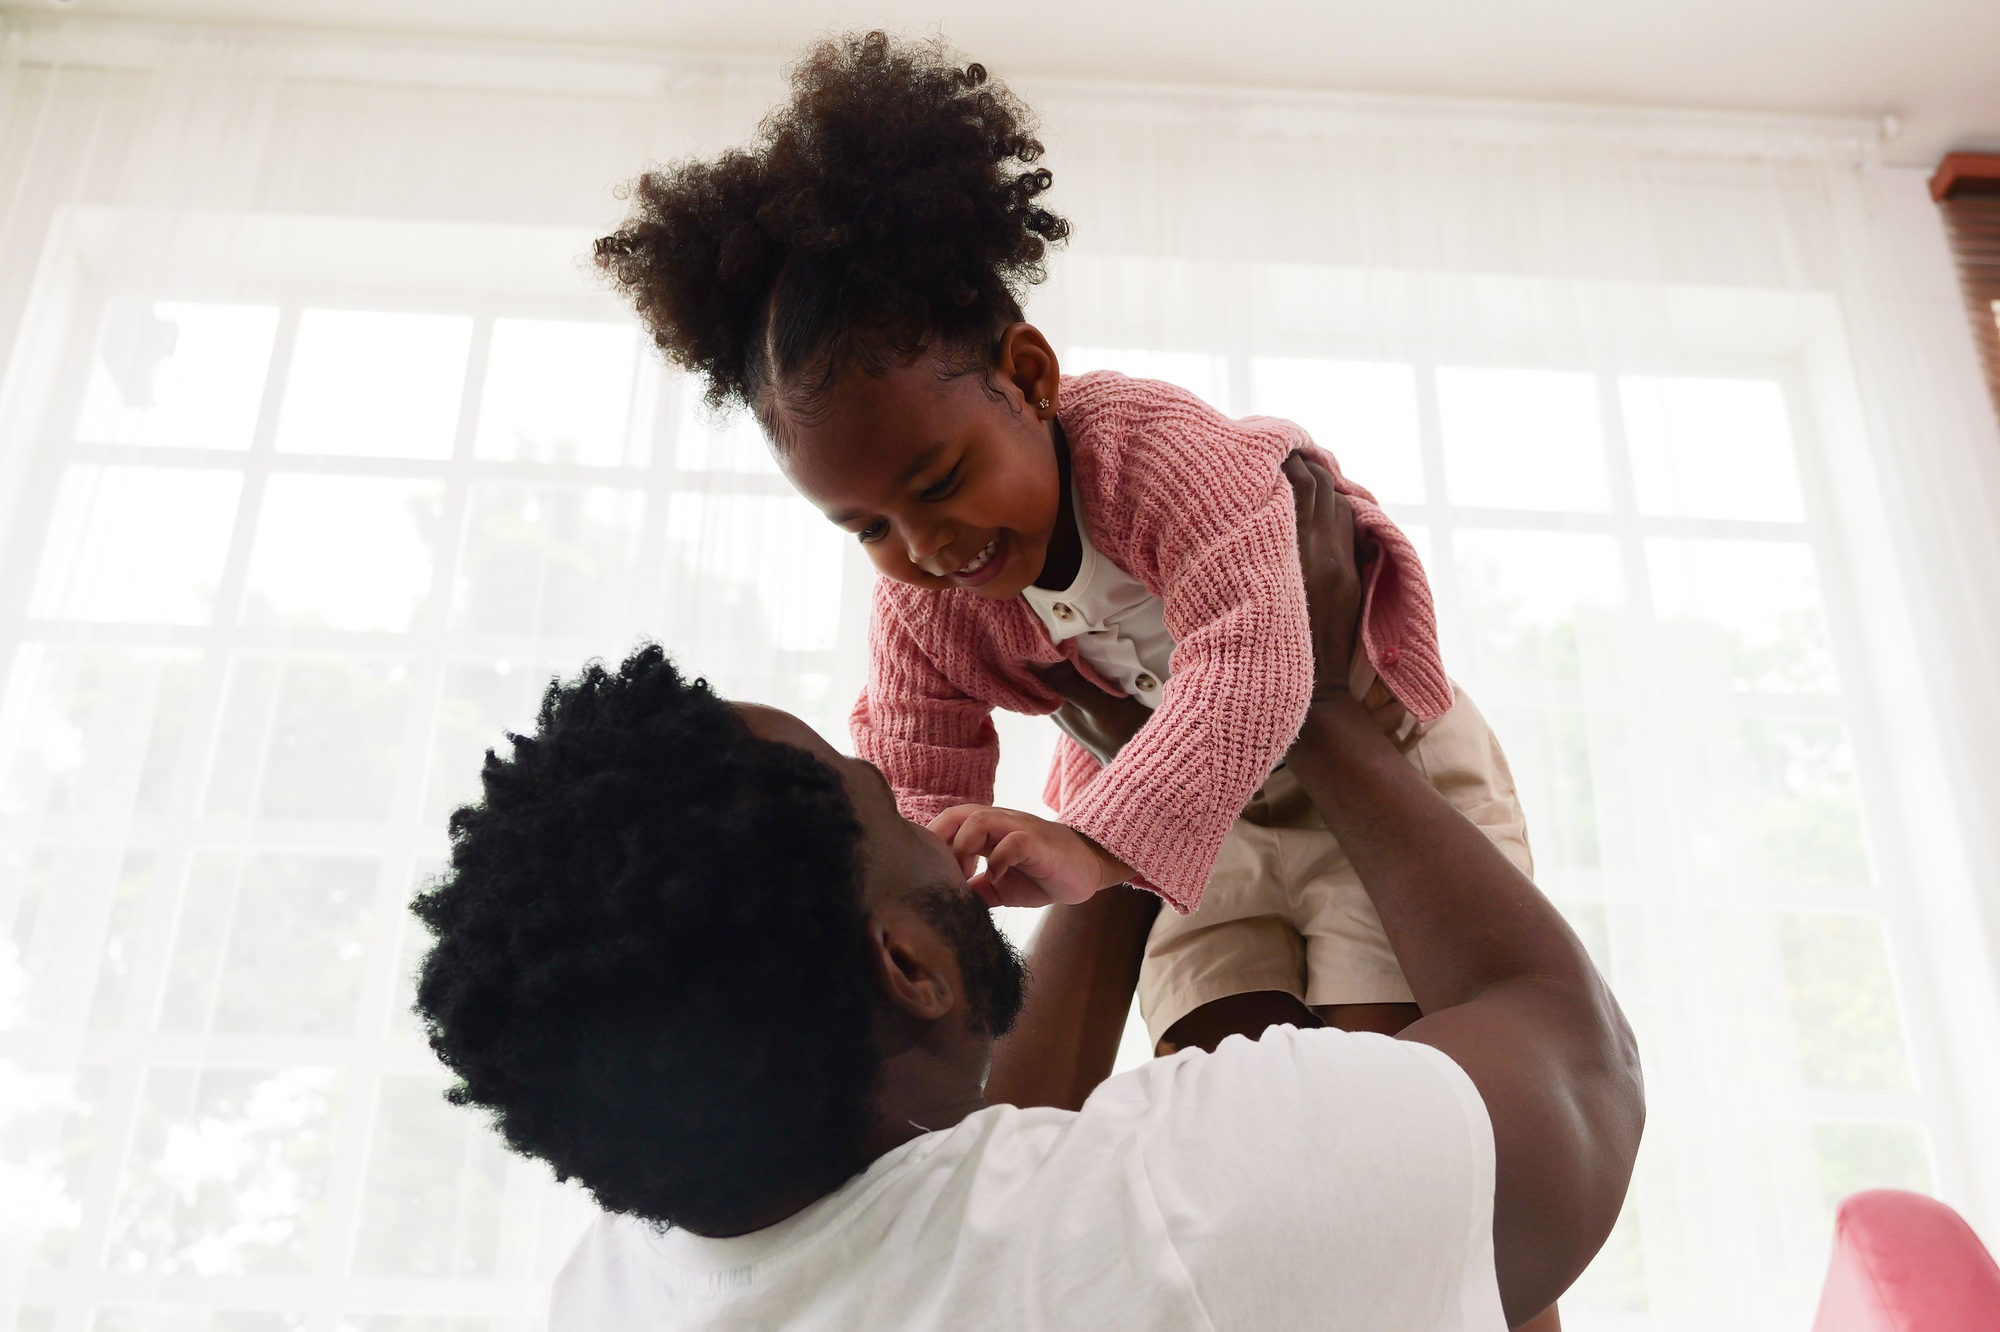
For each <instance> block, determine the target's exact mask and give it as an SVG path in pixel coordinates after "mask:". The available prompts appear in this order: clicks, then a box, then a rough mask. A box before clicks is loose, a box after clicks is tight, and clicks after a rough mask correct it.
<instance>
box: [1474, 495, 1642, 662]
mask: <svg viewBox="0 0 2000 1332" xmlns="http://www.w3.org/2000/svg"><path fill="white" fill-rule="evenodd" d="M1452 541H1453V547H1454V550H1455V552H1456V555H1457V562H1458V574H1459V582H1460V585H1461V587H1462V589H1463V595H1464V598H1465V602H1466V607H1467V609H1468V611H1469V612H1470V618H1471V620H1472V622H1473V625H1474V634H1475V648H1476V652H1477V658H1478V664H1479V669H1480V672H1481V676H1482V678H1492V677H1495V676H1497V677H1500V678H1501V679H1506V680H1513V681H1518V682H1520V683H1522V684H1524V685H1529V684H1532V685H1537V686H1540V685H1546V684H1550V683H1557V682H1564V681H1580V680H1583V679H1585V678H1586V677H1588V676H1591V675H1594V674H1600V673H1602V672H1603V671H1605V670H1608V669H1612V668H1613V667H1614V666H1615V661H1616V655H1617V654H1618V652H1619V649H1620V646H1621V641H1622V635H1623V628H1624V626H1623V620H1624V614H1623V606H1624V600H1625V598H1624V587H1623V583H1622V581H1621V578H1620V574H1619V563H1620V562H1619V558H1618V544H1617V542H1616V541H1614V540H1613V539H1612V538H1610V537H1608V536H1591V535H1587V534H1579V533H1570V532H1499V531H1491V530H1482V529H1466V530H1462V531H1460V532H1459V533H1457V535H1455V536H1454V537H1453V538H1452ZM1495 701H1496V702H1498V701H1500V700H1499V699H1498V698H1496V699H1495Z"/></svg>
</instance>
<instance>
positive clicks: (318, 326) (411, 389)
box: [277, 310, 472, 458]
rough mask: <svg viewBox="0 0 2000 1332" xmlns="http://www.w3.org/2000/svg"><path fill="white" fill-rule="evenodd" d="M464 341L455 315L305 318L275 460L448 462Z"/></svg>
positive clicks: (319, 314)
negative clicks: (332, 457)
mask: <svg viewBox="0 0 2000 1332" xmlns="http://www.w3.org/2000/svg"><path fill="white" fill-rule="evenodd" d="M471 342H472V320H470V319H469V318H466V317H464V316H462V315H428V314H382V313H376V312H373V311H364V310H307V311H306V312H305V313H304V314H302V315H300V316H299V337H298V345H297V346H296V347H295V348H294V349H293V351H292V371H291V375H290V377H289V378H288V379H287V381H286V383H285V406H284V410H283V411H282V413H281V414H280V415H279V418H278V442H277V447H278V450H279V452H281V453H340V454H370V455H374V456H378V457H388V458H449V457H450V456H451V449H452V441H453V437H454V436H455V434H456V432H457V429H458V407H459V399H460V397H461V395H462V394H463V392H464V385H465V357H466V351H467V349H468V348H469V347H470V346H471Z"/></svg>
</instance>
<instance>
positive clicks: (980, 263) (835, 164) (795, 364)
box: [596, 32, 1069, 427]
mask: <svg viewBox="0 0 2000 1332" xmlns="http://www.w3.org/2000/svg"><path fill="white" fill-rule="evenodd" d="M791 86H792V96H791V100H790V101H789V102H787V103H786V104H784V105H783V106H780V107H778V108H777V109H776V110H774V111H772V112H771V114H770V115H769V116H767V117H766V118H765V120H764V122H763V124H762V125H761V126H760V127H759V129H758V133H757V137H756V139H755V140H754V141H753V142H752V143H751V144H750V145H749V146H748V147H746V148H742V149H737V150H732V151H730V152H727V153H724V154H723V155H721V156H720V157H717V158H713V159H711V160H708V161H687V162H681V163H678V164H675V165H673V166H669V167H666V168H663V169H661V170H657V171H650V172H647V173H646V174H645V175H643V176H641V177H640V178H639V179H638V180H637V181H636V182H635V183H634V184H633V185H632V186H631V197H632V199H633V201H634V206H633V210H632V215H631V217H630V218H628V219H627V221H626V222H625V224H624V225H623V226H622V227H620V228H619V229H618V230H617V231H616V232H613V233H612V234H611V235H609V236H605V237H603V238H601V239H600V240H598V242H597V244H596V260H597V264H598V266H599V267H600V268H601V269H602V270H603V271H604V272H605V273H606V274H608V275H609V276H610V278H611V280H612V282H613V283H614V284H615V285H616V286H617V287H618V288H619V290H620V291H622V292H623V293H624V294H625V295H626V296H628V297H629V298H630V299H631V300H632V302H633V303H634V304H635V305H636V306H637V307H638V311H639V315H640V318H641V319H643V320H644V321H645V323H646V325H647V327H648V328H649V329H650V330H651V332H652V335H653V340H654V342H656V343H657V344H658V345H659V347H660V350H661V351H662V352H664V353H665V354H666V357H667V359H668V360H669V361H671V362H673V363H675V364H677V365H680V366H683V367H685V368H686V369H689V370H692V371H694V372H695V373H696V374H698V375H700V376H701V377H702V379H703V380H704V382H705V385H706V389H707V398H708V401H709V403H710V405H712V406H716V407H723V406H726V405H728V404H731V403H740V404H743V405H747V406H750V407H752V408H753V409H755V410H756V411H757V413H758V415H759V416H760V417H761V418H763V420H764V421H765V424H766V425H767V427H768V426H770V425H771V423H772V420H773V416H774V411H773V409H774V408H775V407H776V406H777V405H778V403H779V402H780V401H782V403H783V405H784V406H785V407H786V409H788V410H789V411H792V412H796V413H801V414H805V415H810V414H812V413H813V412H815V411H816V410H818V408H819V407H820V406H821V405H822V404H823V402H824V398H825V392H826V389H827V388H828V386H829V385H830V384H831V383H832V381H833V378H834V376H835V374H836V373H837V372H838V371H839V369H840V368H841V367H842V366H843V365H844V364H846V363H848V362H850V361H852V362H855V363H858V364H860V365H862V366H863V367H865V368H866V369H868V370H869V371H871V372H876V373H879V372H880V371H881V370H882V369H884V368H886V367H887V366H888V365H891V364H893V363H896V362H898V361H902V360H906V359H907V358H908V357H910V356H913V355H915V354H916V353H918V352H920V351H924V350H933V351H936V352H938V353H940V354H941V355H942V356H943V357H944V358H945V362H946V364H947V365H948V366H949V367H950V369H952V370H969V369H972V368H974V367H975V366H976V365H980V364H983V363H984V361H985V359H986V358H987V356H989V355H990V353H991V351H992V347H993V342H994V339H995V338H996V337H997V335H998V334H999V332H1000V331H1001V330H1002V329H1003V328H1004V327H1005V326H1006V325H1007V324H1009V323H1012V322H1014V321H1016V320H1018V319H1020V317H1021V306H1020V295H1021V292H1022V291H1023V289H1024V288H1026V287H1027V286H1029V285H1031V284H1033V283H1036V282H1040V281H1041V280H1042V279H1043V278H1044V277H1046V276H1047V273H1046V270H1045V268H1044V266H1043V265H1044V258H1045V256H1046V254H1047V250H1048V247H1049V245H1051V244H1053V243H1059V242H1061V241H1062V240H1063V239H1064V238H1066V237H1067V236H1068V235H1069V224H1068V223H1067V222H1065V221H1064V220H1063V219H1062V218H1060V217H1058V216H1056V215H1055V214H1054V213H1051V212H1050V211H1049V210H1048V209H1046V208H1044V207H1041V206H1040V205H1039V203H1038V202H1037V200H1038V198H1039V197H1040V195H1041V194H1042V192H1043V191H1045V190H1046V189H1048V188H1049V184H1050V175H1049V172H1048V171H1047V170H1046V169H1044V168H1041V167H1038V166H1036V165H1035V164H1036V162H1038V161H1039V160H1040V158H1041V154H1042V144H1041V141H1040V140H1038V139H1037V138H1035V137H1034V128H1035V126H1034V123H1033V121H1032V119H1031V117H1030V115H1029V112H1028V110H1027V108H1026V107H1025V106H1023V105H1022V104H1021V102H1020V101H1019V100H1018V99H1017V98H1015V97H1014V95H1013V94H1012V93H1010V92H1008V91H1007V89H1006V88H1005V87H1004V86H1002V85H1001V84H999V83H997V82H994V81H992V80H990V79H989V78H988V77H987V74H986V70H985V69H984V68H983V67H981V66H979V65H977V64H966V63H962V62H961V61H960V60H959V58H958V57H957V56H956V55H955V54H954V53H953V52H952V51H951V50H950V49H949V48H948V47H946V46H945V45H944V44H943V42H941V41H926V42H910V41H903V40H898V39H892V38H891V37H889V36H888V35H887V34H885V33H882V32H870V33H865V34H848V35H845V36H841V37H835V38H829V39H828V40H826V41H823V42H821V43H820V44H819V45H817V46H815V47H814V48H813V49H812V50H811V51H809V52H808V53H807V54H806V55H805V57H804V58H803V59H801V60H800V61H799V63H798V64H797V65H796V66H795V67H794V68H793V69H792V71H791Z"/></svg>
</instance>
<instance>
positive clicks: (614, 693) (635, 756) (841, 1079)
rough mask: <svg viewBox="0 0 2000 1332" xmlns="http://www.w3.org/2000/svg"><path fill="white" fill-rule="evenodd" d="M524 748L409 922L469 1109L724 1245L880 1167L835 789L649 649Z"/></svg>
mask: <svg viewBox="0 0 2000 1332" xmlns="http://www.w3.org/2000/svg"><path fill="white" fill-rule="evenodd" d="M509 739H510V740H511V741H512V749H513V752H512V754H511V755H510V756H508V757H505V758H503V757H500V756H498V755H496V754H494V753H493V752H491V751H489V752H488V753H487V756H486V764H485V769H484V771H483V773H482V779H483V785H484V795H483V798H482V799H480V800H479V801H478V802H476V803H474V804H471V805H467V806H465V807H464V808H462V809H460V810H458V811H457V812H456V813H454V814H453V815H452V817H451V864H450V868H449V869H448V871H447V872H446V873H445V874H444V875H443V876H442V877H441V878H440V879H439V881H438V882H437V883H436V884H435V886H433V887H432V888H430V890H429V891H427V892H425V893H423V894H422V895H420V896H419V897H418V898H417V900H416V903H415V907H414V909H415V912H416V914H417V916H418V917H419V918H421V919H422V921H423V923H424V924H425V925H427V926H428V927H429V928H430V930H431V933H432V934H433V935H434V936H435V943H434V945H433V946H432V948H431V950H430V953H429V954H428V956H426V957H425V958H424V961H423V966H422V971H421V974H420V976H419V979H418V984H417V1001H416V1011H417V1012H418V1014H419V1015H420V1016H421V1017H422V1018H423V1020H424V1022H425V1024H426V1027H427V1029H428V1031H429V1034H430V1042H431V1048H432V1049H433V1050H435V1051H436V1052H437V1055H438V1057H439V1058H440V1059H441V1060H443V1061H444V1063H445V1065H446V1066H447V1067H448V1068H450V1069H451V1071H452V1072H453V1073H455V1074H457V1076H458V1079H459V1081H458V1084H457V1086H456V1087H455V1088H454V1089H453V1090H452V1091H451V1092H450V1093H449V1096H450V1099H451V1100H452V1101H454V1102H455V1103H457V1104H459V1105H465V1106H477V1107H481V1108H483V1109H486V1110H488V1111H490V1112H491V1113H492V1116H493V1119H494V1122H495V1124H496V1125H497V1127H498V1128H499V1130H500V1132H501V1133H502V1134H503V1135H504V1136H505V1138H506V1140H507V1142H508V1144H509V1145H510V1146H512V1147H513V1148H514V1149H515V1150H516V1151H519V1152H523V1153H526V1154H528V1155H531V1156H536V1157H539V1158H541V1159H542V1160H545V1161H547V1162H548V1163H549V1164H550V1165H552V1166H553V1167H554V1168H555V1171H556V1174H557V1176H558V1177H559V1178H563V1179H568V1178H570V1177H572V1176H573V1177H575V1178H577V1179H579V1180H581V1181H582V1182H583V1183H584V1185H585V1186H587V1187H588V1188H589V1189H590V1191H591V1192H592V1193H593V1194H595V1195H596V1197H597V1200H598V1201H599V1202H600V1203H602V1204H603V1205H604V1207H606V1208H607V1209H608V1210H610V1211H613V1212H628V1213H632V1214H634V1215H637V1216H640V1217H644V1218H647V1219H649V1220H652V1221H654V1222H658V1223H665V1224H671V1225H678V1226H685V1227H687V1228H689V1229H692V1230H695V1231H697V1232H700V1233H705V1234H730V1233H735V1232H738V1231H741V1230H743V1229H747V1228H750V1227H751V1226H752V1225H753V1224H756V1223H757V1221H758V1218H759V1217H760V1216H762V1215H764V1214H765V1213H766V1212H767V1211H768V1209H769V1208H770V1207H772V1206H773V1204H774V1203H777V1202H781V1201H783V1200H785V1199H790V1198H795V1197H799V1196H816V1195H817V1194H819V1193H823V1192H826V1191H829V1190H831V1189H833V1188H836V1187H838V1186H839V1185H840V1184H841V1183H842V1182H844V1181H845V1180H847V1179H848V1178H850V1177H851V1176H852V1175H853V1174H854V1173H855V1172H856V1171H858V1170H860V1169H862V1168H863V1167H864V1166H865V1165H866V1164H867V1156H866V1152H865V1150H864V1147H863V1136H864V1133H865V1129H866V1125H867V1122H868V1117H867V1115H868V1112H867V1107H868V1101H869V1098H870V1096H871V1095H872V1092H873V1087H874V1083H875V1080H876V1077H877V1074H878V1071H879V1066H880V1059H879V1055H878V1054H877V1051H876V1048H875V1045H874V1041H873V1035H872V1020H873V1015H874V998H873V989H872V987H871V983H870V980H869V976H868V970H867V963H866V948H865V917H864V914H863V906H862V897H861V866H860V855H861V850H860V847H861V830H860V826H859V824H858V823H857V822H856V819H855V816H854V811H853V807H852V805H851V803H850V801H849V800H848V797H847V794H846V791H845V789H844V787H843V786H842V785H841V781H840V778H839V776H838V775H837V774H836V773H834V772H833V771H832V770H830V769H829V768H828V767H827V766H826V765H824V764H823V763H820V762H819V761H818V760H816V759H815V758H813V757H812V756H811V755H810V754H807V753H806V752H805V751H803V750H801V749H798V748H795V747H793V746H791V745H785V744H779V743H776V742H773V741H768V740H762V739H759V738H758V737H756V736H755V735H753V734H751V732H750V731H749V729H748V728H747V727H746V726H745V725H744V724H743V722H742V720H741V718H740V717H739V716H738V715H737V714H736V712H735V711H734V710H733V709H732V708H731V707H730V706H729V704H727V703H726V702H724V701H723V700H721V699H719V698H717V697H716V696H715V694H714V693H713V692H711V690H710V689H709V687H708V685H707V682H706V681H702V680H693V681H689V680H686V679H683V678H682V676H681V675H680V673H679V672H678V671H677V670H676V669H675V668H674V665H673V663H672V662H671V661H669V660H668V659H667V657H666V654H665V653H663V652H662V651H661V650H660V649H659V648H658V647H655V646H646V647H643V648H641V649H640V650H638V651H636V652H634V653H633V654H632V655H631V656H630V657H628V658H627V659H626V660H625V661H624V663H623V664H622V665H620V666H619V668H618V669H617V671H616V672H612V671H608V670H606V669H605V668H604V667H603V666H602V665H601V664H597V663H593V664H591V665H590V666H588V667H587V668H586V669H585V670H584V671H583V673H582V674H581V675H579V676H578V677H577V678H576V679H574V680H571V681H569V682H568V683H552V684H551V685H550V686H549V689H548V692H547V693H546V694H545V695H544V696H543V699H542V705H541V712H540V715H539V718H538V720H537V722H536V726H535V730H534V733H533V734H532V735H516V736H510V737H509Z"/></svg>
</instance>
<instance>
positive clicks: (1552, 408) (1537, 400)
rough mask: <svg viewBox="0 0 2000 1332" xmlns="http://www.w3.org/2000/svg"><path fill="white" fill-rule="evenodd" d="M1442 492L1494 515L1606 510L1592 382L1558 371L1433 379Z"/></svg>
mask: <svg viewBox="0 0 2000 1332" xmlns="http://www.w3.org/2000/svg"><path fill="white" fill-rule="evenodd" d="M1437 389H1438V413H1439V422H1440V424H1441V425H1442V427H1443V431H1444V460H1445V489H1446V491H1447V492H1449V494H1450V496H1451V502H1452V503H1453V504H1467V505H1473V506H1476V507H1481V508H1494V509H1567V510H1574V511H1583V512H1595V511H1599V510H1602V509H1605V508H1607V507H1608V506H1609V503H1610V501H1609V493H1610V492H1609V490H1608V489H1607V487H1606V484H1605V478H1604V444H1603V423H1602V421H1601V420H1600V419H1599V417H1598V405H1597V381H1596V380H1594V379H1593V378H1592V377H1591V376H1589V375H1587V374H1580V373H1576V372H1573V371H1558V370H1473V369H1464V368H1458V367H1449V366H1447V367H1445V368H1443V369H1440V370H1439V371H1438V372H1437Z"/></svg>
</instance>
